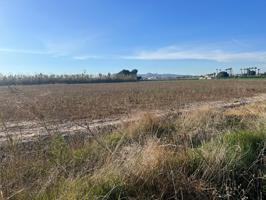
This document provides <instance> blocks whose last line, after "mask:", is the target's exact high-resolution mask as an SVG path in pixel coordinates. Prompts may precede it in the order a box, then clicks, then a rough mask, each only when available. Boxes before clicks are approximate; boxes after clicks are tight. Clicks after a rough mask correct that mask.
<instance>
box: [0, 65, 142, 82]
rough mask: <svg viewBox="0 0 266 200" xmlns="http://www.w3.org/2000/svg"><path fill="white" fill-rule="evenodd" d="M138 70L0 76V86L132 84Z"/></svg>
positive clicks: (137, 78)
mask: <svg viewBox="0 0 266 200" xmlns="http://www.w3.org/2000/svg"><path fill="white" fill-rule="evenodd" d="M137 73H138V70H136V69H134V70H132V71H129V70H126V69H123V70H122V71H120V72H119V73H116V74H111V73H108V74H101V73H100V74H98V75H92V74H87V73H85V72H84V73H81V74H61V75H58V74H43V73H39V74H34V75H22V74H14V75H13V74H10V75H2V74H0V85H38V84H60V83H61V84H62V83H65V84H78V83H112V82H132V81H138V80H139V79H140V77H138V75H137Z"/></svg>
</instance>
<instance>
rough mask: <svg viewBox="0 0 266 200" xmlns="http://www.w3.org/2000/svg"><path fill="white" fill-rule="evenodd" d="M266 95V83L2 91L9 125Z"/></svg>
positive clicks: (1, 105)
mask: <svg viewBox="0 0 266 200" xmlns="http://www.w3.org/2000/svg"><path fill="white" fill-rule="evenodd" d="M263 92H266V81H265V80H212V81H202V80H201V81H198V80H182V81H160V82H159V81H158V82H138V83H109V84H84V85H38V86H16V87H11V88H8V87H0V114H1V115H0V116H1V118H2V120H5V121H27V120H32V119H36V118H38V119H40V118H41V119H46V120H55V119H56V120H73V119H84V118H86V119H88V120H94V119H103V118H114V117H117V116H121V115H127V114H130V113H132V112H134V111H150V110H173V109H174V110H177V109H179V108H182V107H183V106H184V105H187V104H190V103H195V102H207V101H217V100H223V101H226V100H229V99H232V98H240V97H247V96H253V95H255V94H257V93H263Z"/></svg>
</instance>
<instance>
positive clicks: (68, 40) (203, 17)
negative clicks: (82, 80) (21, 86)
mask: <svg viewBox="0 0 266 200" xmlns="http://www.w3.org/2000/svg"><path fill="white" fill-rule="evenodd" d="M265 9H266V1H265V0H64V1H63V0H0V73H24V74H33V73H39V72H44V73H80V72H83V71H84V70H86V71H87V72H88V73H92V74H97V73H107V72H111V73H113V72H117V71H119V70H120V69H123V68H129V69H133V68H137V69H139V71H140V73H146V72H158V73H178V74H204V73H207V72H212V71H215V69H216V68H223V67H233V68H234V69H235V71H236V72H237V70H239V69H240V67H242V66H243V67H245V66H257V67H260V68H262V71H266V37H265V36H266V26H265V20H266V12H265Z"/></svg>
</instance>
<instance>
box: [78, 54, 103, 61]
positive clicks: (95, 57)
mask: <svg viewBox="0 0 266 200" xmlns="http://www.w3.org/2000/svg"><path fill="white" fill-rule="evenodd" d="M101 58H103V57H101V56H93V55H82V56H73V59H74V60H88V59H101Z"/></svg>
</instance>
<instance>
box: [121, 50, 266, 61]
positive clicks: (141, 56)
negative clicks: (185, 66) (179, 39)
mask: <svg viewBox="0 0 266 200" xmlns="http://www.w3.org/2000/svg"><path fill="white" fill-rule="evenodd" d="M124 58H125V59H137V60H188V59H191V60H212V61H218V62H229V61H259V62H266V51H250V52H248V51H247V52H236V51H235V52H233V51H224V50H219V49H204V48H191V49H188V48H183V49H180V48H177V47H175V46H170V47H165V48H161V49H157V50H154V51H140V52H137V53H136V54H135V55H132V56H125V57H124Z"/></svg>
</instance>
